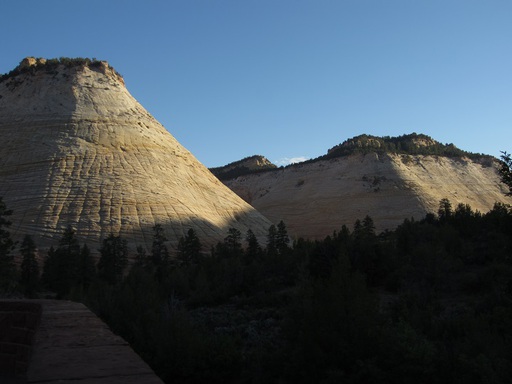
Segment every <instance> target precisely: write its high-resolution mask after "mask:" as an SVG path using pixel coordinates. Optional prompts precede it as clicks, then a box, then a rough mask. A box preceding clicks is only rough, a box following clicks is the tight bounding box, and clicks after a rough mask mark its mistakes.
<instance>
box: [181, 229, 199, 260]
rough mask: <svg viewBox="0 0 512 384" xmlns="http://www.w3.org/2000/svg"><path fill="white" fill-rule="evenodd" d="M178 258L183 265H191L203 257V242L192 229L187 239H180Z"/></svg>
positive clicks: (186, 236)
mask: <svg viewBox="0 0 512 384" xmlns="http://www.w3.org/2000/svg"><path fill="white" fill-rule="evenodd" d="M177 257H178V260H179V262H180V264H182V265H190V264H191V263H194V262H197V261H198V260H199V258H200V257H201V242H200V241H199V238H198V237H197V235H196V232H195V231H194V230H193V229H192V228H190V229H189V230H188V231H187V234H186V235H185V237H183V236H182V237H181V238H180V240H179V242H178V255H177Z"/></svg>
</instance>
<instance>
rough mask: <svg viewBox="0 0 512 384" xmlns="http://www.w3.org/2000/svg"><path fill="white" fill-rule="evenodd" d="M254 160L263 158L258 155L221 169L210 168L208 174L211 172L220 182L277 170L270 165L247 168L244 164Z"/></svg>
mask: <svg viewBox="0 0 512 384" xmlns="http://www.w3.org/2000/svg"><path fill="white" fill-rule="evenodd" d="M254 159H256V160H258V159H264V157H263V156H259V155H255V156H249V157H245V158H243V159H242V160H238V161H234V162H232V163H229V164H228V165H225V166H223V167H214V168H210V172H212V173H213V174H214V175H215V176H217V178H219V179H220V180H231V179H236V178H237V177H238V176H243V175H248V174H253V173H261V172H266V171H272V170H276V169H278V168H277V167H276V166H275V165H274V164H271V163H268V164H265V165H262V166H259V167H258V168H252V169H251V168H248V167H247V166H246V165H245V164H246V163H247V162H250V161H251V160H254Z"/></svg>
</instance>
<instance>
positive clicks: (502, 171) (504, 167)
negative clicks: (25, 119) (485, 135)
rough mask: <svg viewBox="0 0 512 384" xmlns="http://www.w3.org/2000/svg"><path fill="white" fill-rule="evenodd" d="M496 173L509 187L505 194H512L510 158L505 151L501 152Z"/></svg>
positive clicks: (511, 165) (511, 161)
mask: <svg viewBox="0 0 512 384" xmlns="http://www.w3.org/2000/svg"><path fill="white" fill-rule="evenodd" d="M498 173H499V175H500V178H501V181H502V182H503V183H504V184H506V185H507V187H508V189H509V192H508V193H507V195H509V196H512V158H511V157H510V154H509V153H507V152H502V156H501V162H500V168H499V170H498Z"/></svg>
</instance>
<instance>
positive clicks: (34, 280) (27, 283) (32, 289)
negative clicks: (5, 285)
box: [20, 235, 39, 297]
mask: <svg viewBox="0 0 512 384" xmlns="http://www.w3.org/2000/svg"><path fill="white" fill-rule="evenodd" d="M36 251H37V247H36V244H35V243H34V240H33V239H32V237H31V236H30V235H25V237H24V238H23V241H22V242H21V248H20V253H21V256H22V261H21V274H20V285H21V286H22V287H23V291H24V293H25V295H26V296H27V297H34V295H35V293H36V291H37V288H38V285H39V264H38V263H37V259H36Z"/></svg>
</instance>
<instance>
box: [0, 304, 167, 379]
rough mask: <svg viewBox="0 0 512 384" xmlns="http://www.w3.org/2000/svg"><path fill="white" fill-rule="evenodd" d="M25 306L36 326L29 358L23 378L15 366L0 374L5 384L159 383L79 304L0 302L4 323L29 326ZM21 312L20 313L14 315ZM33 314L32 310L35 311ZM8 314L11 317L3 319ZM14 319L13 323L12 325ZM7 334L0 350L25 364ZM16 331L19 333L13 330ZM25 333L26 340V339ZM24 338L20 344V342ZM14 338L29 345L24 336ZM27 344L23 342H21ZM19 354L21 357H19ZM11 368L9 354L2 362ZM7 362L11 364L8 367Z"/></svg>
mask: <svg viewBox="0 0 512 384" xmlns="http://www.w3.org/2000/svg"><path fill="white" fill-rule="evenodd" d="M6 307H9V308H11V309H12V308H17V309H19V311H18V312H17V313H15V312H16V311H10V310H9V311H6V310H2V308H6ZM26 308H31V309H33V310H34V311H36V309H39V311H40V312H39V313H40V319H41V320H40V324H39V327H38V328H37V330H36V331H35V336H34V333H33V332H34V329H30V330H28V329H27V332H28V331H31V333H30V335H32V336H33V343H32V354H31V355H32V356H31V358H30V359H29V361H28V369H26V365H25V366H24V367H22V368H25V371H26V378H25V377H24V375H23V373H24V372H21V371H19V370H18V371H16V370H17V367H19V366H20V364H16V365H15V366H13V367H10V366H9V367H7V368H8V369H6V370H5V371H3V372H0V375H2V374H4V375H5V378H4V377H3V376H0V377H1V379H2V380H3V381H2V382H4V381H5V380H10V381H7V382H8V383H10V382H12V383H24V382H26V383H47V384H51V383H68V382H72V381H73V382H76V380H80V382H81V383H83V384H89V383H99V384H101V383H113V384H115V383H128V384H130V383H148V384H162V381H161V380H160V379H159V378H158V377H157V376H156V375H155V373H154V372H153V371H152V370H151V368H150V367H149V366H148V365H147V364H146V363H145V362H144V361H143V360H142V359H141V358H140V357H139V356H138V355H137V354H136V353H135V352H134V351H133V350H132V349H131V348H130V346H129V345H128V343H127V342H126V341H125V340H123V339H122V338H121V337H119V336H117V335H114V334H113V333H112V332H111V331H110V330H109V328H108V327H107V326H106V325H105V323H103V322H102V321H101V320H100V319H99V318H98V317H97V316H96V315H94V314H93V313H92V312H91V311H90V310H89V309H87V307H85V306H84V305H83V304H80V303H74V302H70V301H61V300H19V301H16V302H14V301H8V300H7V301H0V315H1V314H4V316H3V319H4V320H2V321H3V323H5V324H9V325H10V326H12V327H11V328H12V329H14V328H21V325H20V324H19V323H17V321H22V322H23V324H24V325H23V326H26V325H33V324H35V323H34V319H32V318H31V316H30V313H28V314H27V313H26V312H27V311H26ZM22 309H23V311H25V312H23V314H22V315H20V314H19V312H20V311H21V310H22ZM36 312H37V311H36ZM5 313H11V314H12V316H9V317H8V316H6V315H5ZM13 319H16V320H17V321H16V322H15V321H13ZM4 333H6V334H7V333H9V336H5V335H4V337H3V339H4V340H5V343H4V344H5V345H3V347H2V348H3V349H2V350H3V351H6V352H9V351H11V352H12V353H13V354H14V353H16V354H17V356H19V357H22V358H24V360H25V361H26V360H28V357H29V356H30V352H29V351H26V350H24V351H20V350H18V349H17V348H15V347H13V342H12V341H11V336H10V334H11V333H12V332H10V331H9V332H4ZM18 333H19V332H18ZM30 335H29V336H30ZM22 339H23V340H22ZM22 339H20V337H19V335H18V336H16V340H18V341H20V342H21V341H23V343H25V342H26V341H30V340H29V339H27V338H22ZM24 345H26V343H25V344H24ZM21 352H23V353H21ZM4 362H5V363H6V364H11V365H12V364H14V362H15V359H12V358H11V357H10V356H9V357H8V358H7V359H6V360H5V361H4ZM9 362H10V363H9Z"/></svg>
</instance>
